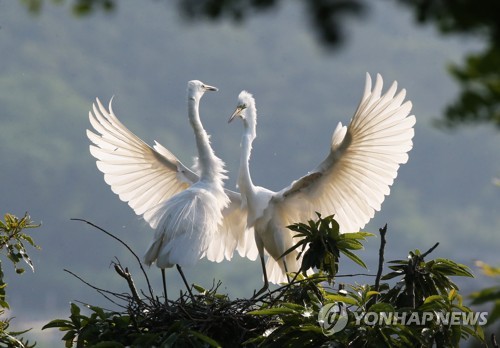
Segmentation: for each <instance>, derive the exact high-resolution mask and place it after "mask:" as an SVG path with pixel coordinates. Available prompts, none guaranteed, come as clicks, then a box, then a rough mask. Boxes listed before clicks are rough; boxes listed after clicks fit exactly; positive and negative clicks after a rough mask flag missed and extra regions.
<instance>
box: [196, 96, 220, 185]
mask: <svg viewBox="0 0 500 348" xmlns="http://www.w3.org/2000/svg"><path fill="white" fill-rule="evenodd" d="M199 105H200V98H199V97H193V98H189V100H188V115H189V121H190V123H191V126H192V127H193V130H194V136H195V139H196V147H197V148H198V165H199V169H200V180H203V181H211V182H213V181H217V182H218V183H219V184H221V185H222V179H223V177H224V176H223V175H222V173H223V172H224V163H223V162H222V161H221V160H220V158H218V157H217V156H215V154H214V151H213V150H212V147H211V146H210V139H209V136H208V134H207V132H206V131H205V129H204V128H203V125H202V123H201V120H200V114H199Z"/></svg>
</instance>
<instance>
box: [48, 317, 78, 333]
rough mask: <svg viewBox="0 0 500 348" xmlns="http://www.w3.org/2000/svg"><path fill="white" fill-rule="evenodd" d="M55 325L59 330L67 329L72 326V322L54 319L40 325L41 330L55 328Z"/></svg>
mask: <svg viewBox="0 0 500 348" xmlns="http://www.w3.org/2000/svg"><path fill="white" fill-rule="evenodd" d="M56 327H58V328H60V330H61V331H67V330H70V329H73V328H74V326H73V323H72V322H71V321H69V320H63V319H54V320H51V321H50V322H48V323H47V324H45V325H44V326H43V327H42V330H45V329H50V328H56Z"/></svg>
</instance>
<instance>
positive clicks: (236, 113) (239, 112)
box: [227, 106, 244, 123]
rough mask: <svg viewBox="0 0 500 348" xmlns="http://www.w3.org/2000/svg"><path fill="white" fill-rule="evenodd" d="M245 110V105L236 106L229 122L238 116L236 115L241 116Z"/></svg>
mask: <svg viewBox="0 0 500 348" xmlns="http://www.w3.org/2000/svg"><path fill="white" fill-rule="evenodd" d="M243 110H244V108H243V107H241V106H238V107H236V110H234V112H233V114H232V115H231V117H229V120H228V121H227V123H231V121H232V120H233V119H234V118H235V117H236V116H241V112H242V111H243Z"/></svg>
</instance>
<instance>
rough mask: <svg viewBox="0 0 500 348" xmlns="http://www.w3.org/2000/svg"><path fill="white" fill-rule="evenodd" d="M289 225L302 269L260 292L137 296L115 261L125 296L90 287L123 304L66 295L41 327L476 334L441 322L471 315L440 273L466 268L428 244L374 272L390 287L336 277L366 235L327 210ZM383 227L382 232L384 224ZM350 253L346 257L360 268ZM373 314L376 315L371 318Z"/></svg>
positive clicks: (425, 341)
mask: <svg viewBox="0 0 500 348" xmlns="http://www.w3.org/2000/svg"><path fill="white" fill-rule="evenodd" d="M290 228H291V229H293V230H294V231H296V232H298V233H299V234H298V237H300V238H301V239H300V240H299V242H298V243H297V245H296V248H301V253H304V258H303V264H302V267H301V271H300V272H297V273H296V274H295V275H294V277H293V279H292V280H291V282H290V283H288V284H284V285H282V286H280V287H278V288H277V289H276V290H273V291H269V292H267V293H265V294H263V295H261V296H260V297H253V298H251V299H236V300H230V299H229V298H228V296H227V295H223V294H219V293H218V292H217V290H218V288H219V286H220V284H221V283H218V284H217V285H213V286H212V288H211V289H208V290H207V289H205V288H203V287H201V286H198V285H192V286H191V287H190V289H188V291H187V292H184V293H183V292H181V296H180V297H179V298H178V299H177V300H176V301H170V300H163V301H161V299H160V298H158V297H156V296H154V294H153V292H152V290H151V289H149V294H150V295H145V294H144V292H141V294H142V295H141V296H139V292H138V291H137V290H136V289H135V287H134V286H133V284H134V282H133V281H132V277H131V275H130V273H129V272H128V270H127V269H126V268H125V270H124V269H123V267H122V266H121V265H120V264H119V263H117V264H115V270H116V271H117V272H118V274H119V275H120V276H122V277H123V278H125V279H126V280H127V283H128V284H129V287H130V290H131V294H130V295H128V294H116V293H112V292H109V291H107V290H104V289H99V288H96V287H94V286H93V287H94V288H95V289H97V290H98V291H99V292H100V293H105V294H106V295H107V296H109V295H112V296H114V297H115V298H117V299H119V300H120V302H121V303H123V302H125V303H124V304H121V306H122V307H123V308H124V311H123V312H121V313H120V312H115V311H107V310H104V309H102V308H100V307H96V306H91V305H85V307H86V308H87V310H89V311H90V314H89V315H84V314H82V311H81V308H80V307H78V306H77V305H76V304H74V303H73V304H71V314H70V318H69V320H65V319H56V320H53V321H51V322H49V323H48V324H47V325H45V327H44V329H49V328H58V329H59V330H61V331H63V332H65V334H64V336H63V340H64V341H65V344H66V347H74V346H76V347H83V346H96V347H99V346H110V347H123V346H132V347H135V346H169V347H170V346H172V347H181V346H182V347H184V346H193V347H206V346H210V347H219V346H224V347H225V346H245V347H257V346H258V347H327V346H328V347H330V346H356V347H357V346H360V347H362V346H364V347H375V346H391V347H407V346H414V347H427V346H437V347H448V346H449V347H458V346H459V344H460V343H461V342H462V341H463V340H465V339H468V338H469V337H474V338H476V339H478V340H479V341H480V342H484V335H483V331H482V328H481V327H480V324H481V322H480V321H478V320H475V321H474V320H472V321H470V320H469V321H467V320H466V321H460V322H456V323H453V325H452V324H451V323H450V320H449V316H450V314H452V313H455V314H458V315H459V316H460V317H466V318H472V319H474V318H473V316H474V315H475V313H473V312H472V311H471V309H470V308H468V307H467V306H465V305H464V304H463V298H462V296H461V295H460V294H459V293H458V288H457V286H456V285H455V284H454V283H453V282H452V281H451V280H450V278H449V277H451V276H465V277H472V274H471V272H470V271H469V269H468V268H467V267H466V266H464V265H461V264H458V263H455V262H453V261H451V260H447V259H440V258H437V259H434V260H429V261H428V260H425V258H426V257H427V256H428V255H429V254H430V253H431V252H432V251H433V250H434V249H435V248H436V247H437V244H436V245H435V246H434V247H433V248H431V249H430V250H429V251H427V252H425V253H421V252H420V251H418V250H415V251H412V252H410V253H409V256H408V259H407V260H395V261H391V262H390V265H391V266H390V269H391V271H390V272H389V273H387V274H386V275H384V276H382V275H381V274H380V275H378V276H377V278H381V279H382V280H391V281H392V280H397V279H398V278H401V279H400V280H399V281H397V282H396V283H395V284H394V285H392V286H391V284H389V283H381V284H380V279H377V281H376V282H375V283H376V284H378V285H377V286H375V285H370V284H362V285H360V284H355V283H354V284H351V285H344V284H341V283H337V279H338V277H339V274H338V264H339V258H340V254H341V253H342V254H344V255H347V256H349V255H351V254H352V255H354V254H353V253H352V251H351V250H359V249H361V247H362V244H361V242H360V240H364V238H365V237H366V236H368V235H369V234H366V233H361V234H352V235H351V236H348V237H342V235H341V234H339V233H338V224H337V223H336V222H335V220H334V219H333V216H328V217H325V218H321V216H320V215H318V220H317V221H309V222H308V224H295V225H292V226H290ZM382 231H384V235H385V231H386V228H385V229H381V233H382ZM105 233H107V234H109V232H106V231H105ZM109 235H111V234H109ZM111 236H112V235H111ZM112 237H113V238H115V239H117V238H116V237H114V236H112ZM120 242H121V241H120ZM122 243H123V242H122ZM310 250H314V254H313V252H310ZM346 250H347V251H348V253H346V252H345V251H346ZM308 252H310V254H307V253H308ZM134 255H135V254H134ZM307 255H311V256H307ZM352 255H351V256H349V258H350V259H351V260H354V261H355V262H356V263H358V264H359V265H360V266H365V264H364V263H363V262H362V261H361V260H360V259H359V258H358V256H355V257H352ZM135 256H136V257H137V255H135ZM380 259H381V260H382V259H383V258H382V257H381V258H380ZM358 260H359V261H360V262H358ZM311 267H317V270H316V272H315V273H312V274H306V273H305V272H304V271H305V270H308V269H310V268H311ZM144 276H145V277H147V275H146V274H145V273H144ZM344 276H348V275H344ZM148 283H149V282H148ZM91 286H92V285H91ZM194 291H196V292H197V293H196V295H193V292H194ZM335 306H336V307H335ZM325 308H327V309H328V310H329V309H331V308H336V309H339V308H341V310H340V311H337V312H328V311H326V315H325ZM426 313H427V314H429V313H433V315H432V317H429V318H427V321H426V322H419V321H418V320H416V321H415V320H414V321H411V320H410V321H403V322H402V321H401V318H413V317H415V318H419V317H421V316H422V315H424V314H426ZM373 315H377V320H371V319H370V316H373ZM388 315H390V316H388ZM447 316H448V317H447ZM380 318H381V319H380ZM476 319H480V318H476ZM341 320H343V321H342V324H343V326H342V327H340V328H336V329H335V331H333V332H332V331H329V329H330V328H329V325H330V324H331V323H332V322H334V323H338V322H340V321H341Z"/></svg>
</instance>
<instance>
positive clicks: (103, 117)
mask: <svg viewBox="0 0 500 348" xmlns="http://www.w3.org/2000/svg"><path fill="white" fill-rule="evenodd" d="M111 104H112V100H111V101H110V103H109V111H108V110H106V108H105V107H104V106H103V105H102V103H101V102H100V101H99V99H96V103H94V104H93V109H92V111H93V112H89V119H90V123H91V125H92V127H93V128H94V131H95V132H96V133H97V134H96V133H94V132H92V131H91V130H87V136H88V138H89V139H90V141H91V142H92V143H93V144H94V145H90V153H91V154H92V155H93V156H94V157H95V158H96V159H97V161H96V163H97V167H98V168H99V170H100V171H101V172H103V173H104V180H105V181H106V183H107V184H108V185H110V186H111V190H112V191H113V192H114V193H116V194H117V195H118V196H119V197H120V199H121V200H122V201H124V202H127V203H128V205H129V206H130V207H131V208H132V209H133V210H134V211H135V213H136V214H137V215H143V217H144V219H145V220H146V221H147V222H148V223H151V222H150V218H151V217H150V216H149V214H148V212H149V211H151V208H153V207H154V206H155V205H157V204H158V203H160V202H163V201H165V200H167V199H169V198H170V197H172V196H173V195H175V194H176V193H179V192H181V191H183V190H185V189H186V188H187V187H189V186H190V185H191V184H192V183H194V182H196V181H198V175H196V174H195V173H193V172H192V171H191V170H190V169H188V168H187V167H186V166H185V165H184V164H182V163H181V162H180V161H179V160H178V159H177V157H175V156H174V155H173V154H172V153H171V152H170V151H169V150H167V149H166V148H165V147H163V146H162V145H160V144H159V143H157V142H155V145H154V147H150V146H149V145H147V144H146V143H145V142H144V141H142V140H141V139H140V138H139V137H137V136H136V135H135V134H134V133H132V132H131V131H130V130H129V129H128V128H127V127H125V126H124V125H123V124H122V123H121V122H120V121H119V120H118V118H117V117H116V116H115V114H114V112H113V109H112V105H111Z"/></svg>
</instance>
